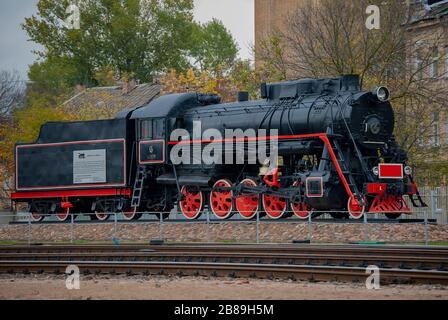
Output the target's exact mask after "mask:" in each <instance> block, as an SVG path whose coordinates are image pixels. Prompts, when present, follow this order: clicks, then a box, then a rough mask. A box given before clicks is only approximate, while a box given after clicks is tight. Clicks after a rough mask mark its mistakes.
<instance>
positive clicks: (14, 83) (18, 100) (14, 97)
mask: <svg viewBox="0 0 448 320" xmlns="http://www.w3.org/2000/svg"><path fill="white" fill-rule="evenodd" d="M24 93H25V86H24V84H23V83H22V82H21V80H20V75H19V74H18V72H17V71H13V72H10V71H5V70H2V71H0V121H1V119H2V118H3V119H4V118H6V117H8V116H9V115H10V113H11V111H12V110H13V109H14V107H18V106H21V105H22V104H23V98H24Z"/></svg>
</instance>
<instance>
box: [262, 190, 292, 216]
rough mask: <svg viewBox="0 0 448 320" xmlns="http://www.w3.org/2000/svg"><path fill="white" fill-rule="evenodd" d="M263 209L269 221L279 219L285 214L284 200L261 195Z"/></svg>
mask: <svg viewBox="0 0 448 320" xmlns="http://www.w3.org/2000/svg"><path fill="white" fill-rule="evenodd" d="M263 208H264V211H265V212H266V214H267V215H268V216H269V218H271V219H280V218H281V217H283V215H284V214H285V212H286V208H287V205H286V199H284V198H280V197H277V196H274V195H267V194H263Z"/></svg>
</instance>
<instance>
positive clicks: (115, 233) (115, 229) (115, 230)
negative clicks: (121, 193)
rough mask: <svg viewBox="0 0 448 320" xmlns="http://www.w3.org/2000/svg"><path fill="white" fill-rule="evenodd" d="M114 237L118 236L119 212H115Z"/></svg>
mask: <svg viewBox="0 0 448 320" xmlns="http://www.w3.org/2000/svg"><path fill="white" fill-rule="evenodd" d="M113 236H114V238H116V237H117V213H116V212H114V235H113Z"/></svg>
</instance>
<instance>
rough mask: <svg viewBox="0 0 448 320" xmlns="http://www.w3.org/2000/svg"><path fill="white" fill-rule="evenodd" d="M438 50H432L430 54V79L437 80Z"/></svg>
mask: <svg viewBox="0 0 448 320" xmlns="http://www.w3.org/2000/svg"><path fill="white" fill-rule="evenodd" d="M438 66H439V50H438V49H437V48H434V50H433V53H432V63H431V77H432V78H433V79H437V78H438V76H439V68H438Z"/></svg>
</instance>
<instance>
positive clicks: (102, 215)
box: [91, 210, 110, 221]
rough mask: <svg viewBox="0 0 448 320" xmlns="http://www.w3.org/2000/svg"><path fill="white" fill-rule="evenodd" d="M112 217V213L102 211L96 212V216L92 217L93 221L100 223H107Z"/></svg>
mask: <svg viewBox="0 0 448 320" xmlns="http://www.w3.org/2000/svg"><path fill="white" fill-rule="evenodd" d="M109 217H110V213H107V212H104V211H102V210H101V211H100V210H96V211H95V215H92V216H91V218H93V220H98V221H107V220H108V219H109Z"/></svg>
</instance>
